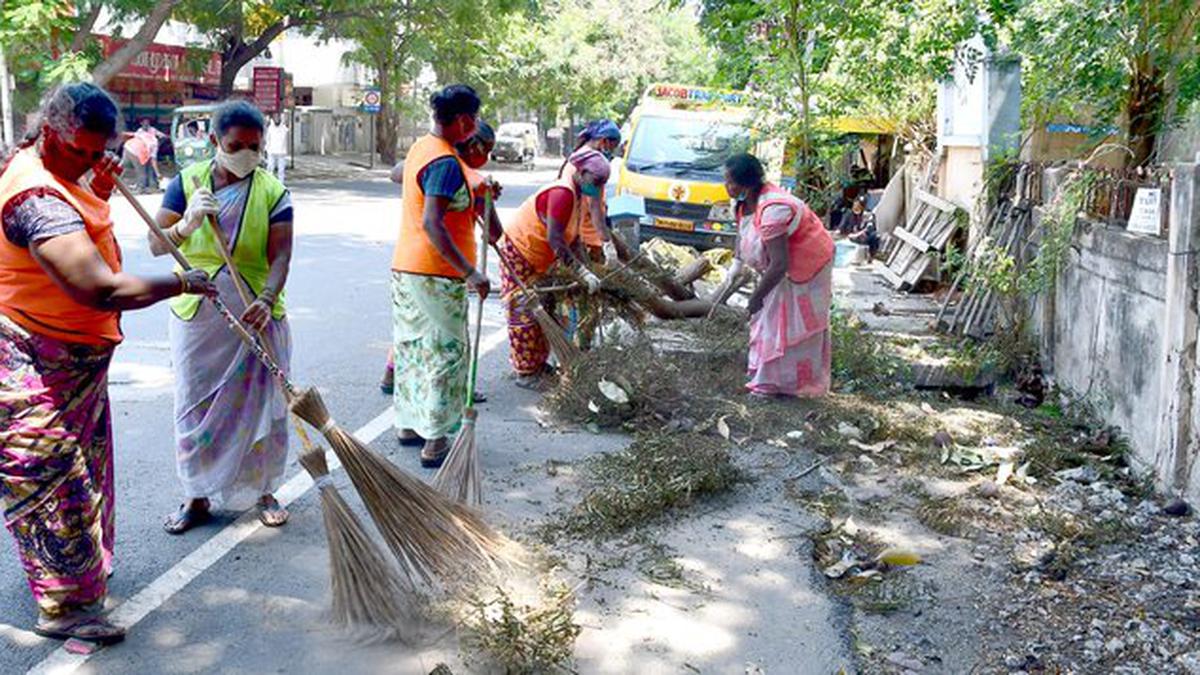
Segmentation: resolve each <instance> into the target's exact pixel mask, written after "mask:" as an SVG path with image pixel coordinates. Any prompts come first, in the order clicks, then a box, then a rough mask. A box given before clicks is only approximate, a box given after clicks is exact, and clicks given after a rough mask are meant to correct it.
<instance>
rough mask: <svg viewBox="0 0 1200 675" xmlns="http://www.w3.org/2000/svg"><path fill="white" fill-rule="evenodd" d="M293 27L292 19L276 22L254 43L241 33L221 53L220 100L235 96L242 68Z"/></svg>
mask: <svg viewBox="0 0 1200 675" xmlns="http://www.w3.org/2000/svg"><path fill="white" fill-rule="evenodd" d="M292 26H293V23H292V21H291V19H281V20H279V21H276V22H275V23H273V24H271V25H270V26H268V27H267V29H266V30H264V31H263V32H262V33H261V34H260V35H259V36H258V37H256V38H254V41H253V42H245V41H244V40H242V38H241V33H240V31H239V34H238V37H237V38H235V39H234V41H233V43H232V45H231V46H230V47H228V48H226V49H225V50H224V51H223V52H221V88H220V91H219V92H218V93H219V96H220V98H223V99H224V98H229V96H230V95H232V94H233V87H234V85H235V83H236V82H237V75H238V73H239V72H241V70H242V68H245V67H246V64H247V63H250V62H251V61H253V60H254V57H256V56H258V55H259V54H261V53H263V51H265V50H266V48H267V47H269V46H271V41H272V40H274V39H275V38H277V37H279V35H280V34H282V33H283V32H284V31H285V30H287V29H289V28H291V27H292Z"/></svg>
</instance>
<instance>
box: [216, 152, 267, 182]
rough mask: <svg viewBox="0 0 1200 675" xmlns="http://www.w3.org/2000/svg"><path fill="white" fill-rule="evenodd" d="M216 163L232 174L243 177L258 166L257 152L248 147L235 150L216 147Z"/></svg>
mask: <svg viewBox="0 0 1200 675" xmlns="http://www.w3.org/2000/svg"><path fill="white" fill-rule="evenodd" d="M217 164H220V165H221V166H222V167H224V169H225V170H226V171H228V172H229V173H231V174H233V175H234V176H237V177H238V178H245V177H246V176H249V175H250V173H251V172H252V171H254V170H255V169H256V168H258V153H257V152H256V151H254V150H251V149H250V148H245V149H242V150H238V151H237V152H225V151H224V150H222V149H221V148H217Z"/></svg>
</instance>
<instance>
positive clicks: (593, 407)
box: [588, 398, 600, 413]
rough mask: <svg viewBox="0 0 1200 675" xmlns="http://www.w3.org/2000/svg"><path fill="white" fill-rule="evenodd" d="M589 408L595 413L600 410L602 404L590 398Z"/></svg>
mask: <svg viewBox="0 0 1200 675" xmlns="http://www.w3.org/2000/svg"><path fill="white" fill-rule="evenodd" d="M588 410H591V411H592V412H593V413H598V412H600V406H598V405H596V402H595V401H593V400H592V399H590V398H589V399H588Z"/></svg>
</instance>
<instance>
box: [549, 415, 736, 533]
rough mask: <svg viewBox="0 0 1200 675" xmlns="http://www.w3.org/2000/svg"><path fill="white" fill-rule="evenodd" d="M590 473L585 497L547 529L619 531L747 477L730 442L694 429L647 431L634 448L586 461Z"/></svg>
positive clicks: (730, 486) (654, 518) (653, 518)
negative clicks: (737, 464) (729, 447)
mask: <svg viewBox="0 0 1200 675" xmlns="http://www.w3.org/2000/svg"><path fill="white" fill-rule="evenodd" d="M584 476H585V483H586V485H587V488H586V491H585V493H584V495H583V499H582V500H581V501H580V502H579V503H578V504H576V505H575V506H574V507H573V508H571V509H570V510H568V511H566V512H563V513H561V514H560V515H559V517H558V518H556V519H554V520H553V521H552V522H551V523H549V524H548V525H547V526H546V532H545V533H546V534H548V535H551V536H553V535H555V534H560V533H561V534H566V535H570V536H576V537H585V536H586V537H600V536H611V535H614V534H619V533H621V532H624V531H626V530H629V529H632V528H635V527H638V526H640V525H643V524H645V523H649V522H652V521H654V520H656V519H658V518H659V517H661V516H662V515H663V514H665V513H667V512H668V511H670V510H672V509H675V508H679V507H683V506H686V505H688V504H691V503H693V502H694V501H695V500H697V499H699V498H702V497H706V496H710V495H715V494H720V493H722V492H725V491H727V490H729V489H731V488H732V487H733V486H734V485H735V484H736V483H737V482H738V481H739V480H741V478H742V474H741V472H740V471H739V470H738V469H737V467H735V466H734V465H733V461H732V459H731V457H730V455H729V451H728V450H727V443H726V442H724V441H723V440H722V439H720V438H715V437H713V436H705V435H701V434H694V433H685V434H661V433H660V434H649V433H644V434H641V435H639V436H638V437H637V438H636V439H635V440H634V442H633V443H632V444H631V445H630V446H629V447H628V448H626V449H624V450H621V451H620V452H614V453H608V454H605V455H601V456H599V457H596V458H594V459H592V460H589V461H588V462H586V463H585V465H584Z"/></svg>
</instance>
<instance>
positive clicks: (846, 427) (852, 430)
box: [837, 422, 863, 440]
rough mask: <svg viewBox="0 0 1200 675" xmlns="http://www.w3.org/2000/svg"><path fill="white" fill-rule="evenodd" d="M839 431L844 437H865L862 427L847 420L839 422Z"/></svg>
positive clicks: (856, 438) (855, 438)
mask: <svg viewBox="0 0 1200 675" xmlns="http://www.w3.org/2000/svg"><path fill="white" fill-rule="evenodd" d="M837 432H838V435H839V436H842V437H844V438H852V439H854V440H862V437H863V432H862V429H859V428H858V427H856V426H854V425H853V424H849V423H847V422H838V425H837Z"/></svg>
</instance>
